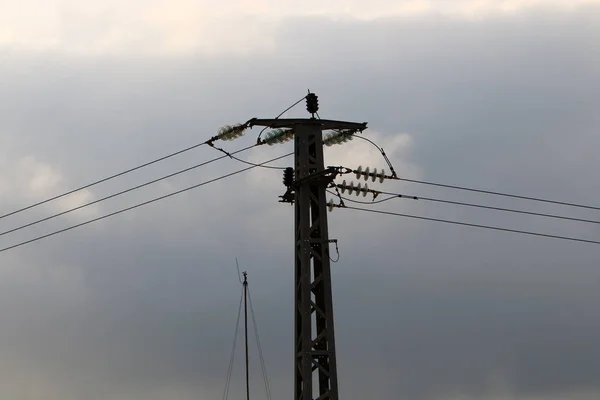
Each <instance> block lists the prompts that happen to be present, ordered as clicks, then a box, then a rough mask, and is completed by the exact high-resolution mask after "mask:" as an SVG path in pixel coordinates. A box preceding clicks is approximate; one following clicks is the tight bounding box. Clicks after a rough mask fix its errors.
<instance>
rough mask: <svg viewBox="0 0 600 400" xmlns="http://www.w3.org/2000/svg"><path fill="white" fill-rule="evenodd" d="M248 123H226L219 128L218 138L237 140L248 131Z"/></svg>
mask: <svg viewBox="0 0 600 400" xmlns="http://www.w3.org/2000/svg"><path fill="white" fill-rule="evenodd" d="M247 128H248V125H247V124H237V125H225V126H224V127H222V128H221V129H219V133H218V134H217V136H216V138H217V139H221V140H235V139H237V138H239V137H240V136H242V135H243V134H244V133H246V129H247Z"/></svg>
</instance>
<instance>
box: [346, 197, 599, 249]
mask: <svg viewBox="0 0 600 400" xmlns="http://www.w3.org/2000/svg"><path fill="white" fill-rule="evenodd" d="M340 208H347V209H349V210H357V211H364V212H369V213H375V214H383V215H391V216H397V217H405V218H414V219H421V220H425V221H433V222H443V223H446V224H454V225H462V226H469V227H474V228H484V229H492V230H496V231H504V232H512V233H520V234H524V235H532V236H541V237H547V238H553V239H562V240H570V241H574V242H584V243H593V244H600V242H599V241H595V240H588V239H580V238H574V237H569V236H558V235H549V234H545V233H538V232H530V231H522V230H517V229H508V228H500V227H497V226H490V225H479V224H472V223H467V222H460V221H451V220H446V219H439V218H429V217H422V216H419V215H411V214H401V213H395V212H391V211H383V210H371V209H368V208H360V207H348V206H346V207H340Z"/></svg>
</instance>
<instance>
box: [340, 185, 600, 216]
mask: <svg viewBox="0 0 600 400" xmlns="http://www.w3.org/2000/svg"><path fill="white" fill-rule="evenodd" d="M367 190H368V189H367ZM373 192H375V193H378V194H379V193H380V194H385V195H390V196H391V197H388V198H385V199H382V200H379V201H373V202H366V201H357V200H352V199H348V198H346V197H342V198H343V199H344V200H348V201H350V202H354V203H360V204H377V203H383V202H384V201H388V200H391V199H399V198H401V199H410V200H424V201H431V202H436V203H445V204H453V205H457V206H465V207H474V208H482V209H486V210H495V211H505V212H511V213H516V214H525V215H535V216H538V217H547V218H556V219H562V220H567V221H576V222H586V223H590V224H600V221H596V220H592V219H585V218H574V217H565V216H563V215H556V214H546V213H536V212H532V211H524V210H516V209H513V208H503V207H493V206H486V205H483V204H475V203H466V202H461V201H451V200H443V199H436V198H433V197H421V196H413V195H406V194H401V193H392V192H382V191H379V190H374V191H373Z"/></svg>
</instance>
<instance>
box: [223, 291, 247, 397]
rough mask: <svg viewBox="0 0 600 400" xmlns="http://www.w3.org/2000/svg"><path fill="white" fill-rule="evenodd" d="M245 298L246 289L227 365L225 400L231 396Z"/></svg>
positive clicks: (239, 309) (242, 296)
mask: <svg viewBox="0 0 600 400" xmlns="http://www.w3.org/2000/svg"><path fill="white" fill-rule="evenodd" d="M243 299H244V291H243V290H242V295H241V296H240V305H239V306H238V316H237V322H236V323H235V333H234V335H233V344H232V346H231V356H230V357H229V365H228V366H227V375H226V378H225V389H224V390H223V400H227V398H228V397H229V388H230V387H231V374H232V372H233V360H234V358H235V347H236V344H237V338H238V332H239V330H240V319H241V318H240V317H241V315H242V300H243Z"/></svg>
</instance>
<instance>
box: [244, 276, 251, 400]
mask: <svg viewBox="0 0 600 400" xmlns="http://www.w3.org/2000/svg"><path fill="white" fill-rule="evenodd" d="M244 332H245V335H244V337H245V339H246V400H250V369H249V359H248V274H247V273H246V271H244Z"/></svg>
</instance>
